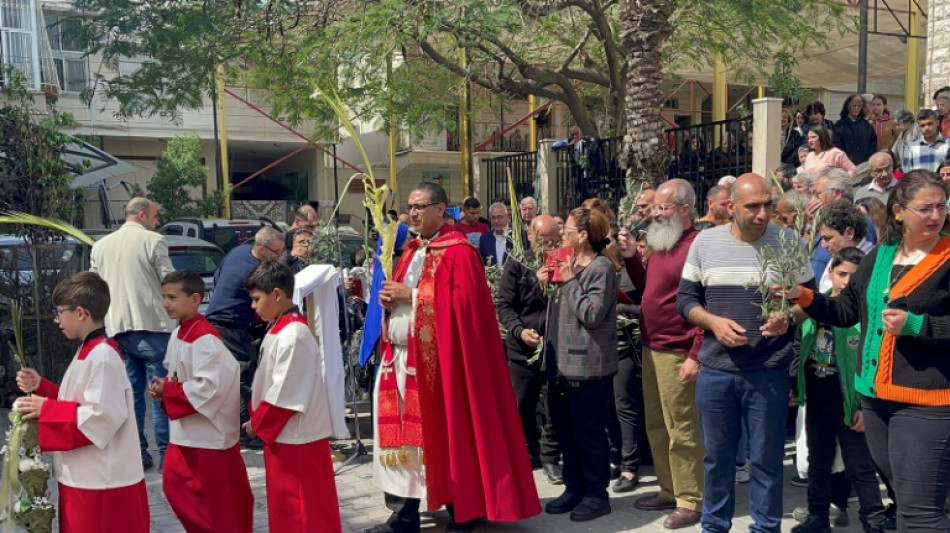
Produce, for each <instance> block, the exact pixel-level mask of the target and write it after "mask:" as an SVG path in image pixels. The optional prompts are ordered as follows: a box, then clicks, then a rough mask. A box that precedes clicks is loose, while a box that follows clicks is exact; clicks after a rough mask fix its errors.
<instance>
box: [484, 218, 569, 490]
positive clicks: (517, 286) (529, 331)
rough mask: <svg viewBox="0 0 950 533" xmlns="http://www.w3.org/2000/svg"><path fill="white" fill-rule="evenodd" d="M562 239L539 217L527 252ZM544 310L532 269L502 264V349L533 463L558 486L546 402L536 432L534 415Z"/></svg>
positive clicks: (541, 384) (541, 387) (540, 388)
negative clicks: (504, 330) (541, 420)
mask: <svg viewBox="0 0 950 533" xmlns="http://www.w3.org/2000/svg"><path fill="white" fill-rule="evenodd" d="M560 238H561V236H560V231H559V228H558V225H557V221H556V220H554V218H553V217H551V216H550V215H538V216H536V217H534V218H533V219H532V221H531V229H530V231H528V242H529V243H530V244H531V250H528V252H526V253H527V254H528V255H529V257H531V256H533V253H534V252H533V250H534V249H535V243H537V242H538V239H540V241H541V243H542V246H543V247H544V248H545V249H553V248H554V247H556V246H557V243H558V242H559V241H560ZM547 307H548V299H547V296H545V295H544V293H543V292H542V291H541V288H540V286H539V285H538V278H537V277H536V276H535V273H534V270H532V269H530V268H527V267H525V266H524V265H523V264H522V263H521V262H520V261H508V262H506V263H505V269H504V271H503V272H502V275H501V282H500V284H499V288H498V302H497V309H498V319H499V320H500V321H501V324H502V326H504V328H505V329H506V330H507V331H508V339H507V340H506V341H505V348H506V352H507V355H508V370H509V372H510V373H511V385H512V387H513V388H514V390H515V402H516V403H517V404H518V412H519V414H520V415H521V426H522V428H523V429H524V433H525V439H526V440H527V442H528V453H529V454H530V455H531V462H532V464H533V465H534V466H535V467H536V468H537V466H538V465H539V464H540V465H541V468H543V469H544V474H545V476H547V478H548V481H550V482H551V483H553V484H557V485H559V484H561V483H563V482H564V481H563V478H562V477H561V467H560V465H559V462H560V456H561V453H560V450H559V449H558V446H557V441H556V440H555V439H554V432H553V428H552V427H551V423H550V421H549V419H548V416H547V402H544V401H542V402H541V405H542V412H543V423H542V426H541V428H540V430H539V428H538V422H537V417H536V416H535V413H536V410H537V407H538V401H539V399H541V398H543V397H544V395H545V394H546V393H545V385H546V381H545V376H544V372H543V371H542V359H541V357H538V356H537V355H536V354H537V351H538V346H539V345H540V344H541V337H543V336H544V331H545V318H546V313H547Z"/></svg>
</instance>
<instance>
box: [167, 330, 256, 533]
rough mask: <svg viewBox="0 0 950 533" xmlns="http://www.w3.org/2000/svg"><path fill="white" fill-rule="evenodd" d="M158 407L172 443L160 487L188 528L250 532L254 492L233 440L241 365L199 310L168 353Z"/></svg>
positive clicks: (192, 532) (196, 532) (197, 532)
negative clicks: (161, 410) (162, 413)
mask: <svg viewBox="0 0 950 533" xmlns="http://www.w3.org/2000/svg"><path fill="white" fill-rule="evenodd" d="M164 364H165V368H166V369H168V376H169V377H168V379H166V381H165V386H164V394H163V398H162V408H163V409H164V410H165V413H166V414H167V415H168V426H169V440H170V442H169V444H168V450H167V452H166V454H165V464H164V467H163V468H162V489H163V490H164V491H165V497H166V498H168V503H169V505H171V508H172V510H173V511H175V515H176V516H177V517H178V519H179V520H181V523H182V525H183V526H185V530H186V531H188V533H214V532H217V531H229V532H234V533H250V532H251V530H252V529H253V527H254V495H253V494H251V484H250V482H249V481H248V478H247V466H246V465H245V464H244V459H243V458H242V457H241V448H240V445H239V444H238V436H239V432H240V403H241V397H240V386H241V379H240V369H239V367H238V363H237V361H236V360H235V359H234V357H233V356H232V355H231V352H229V351H228V349H227V348H226V347H225V346H224V343H223V342H221V337H220V335H219V334H218V331H217V330H216V329H215V328H214V326H212V325H211V323H210V322H208V321H207V320H205V317H204V316H202V315H197V316H195V317H193V318H191V319H189V320H186V321H185V322H182V323H181V324H180V325H179V326H178V328H177V329H175V331H174V332H172V335H171V339H170V340H169V342H168V349H167V351H166V352H165V363H164Z"/></svg>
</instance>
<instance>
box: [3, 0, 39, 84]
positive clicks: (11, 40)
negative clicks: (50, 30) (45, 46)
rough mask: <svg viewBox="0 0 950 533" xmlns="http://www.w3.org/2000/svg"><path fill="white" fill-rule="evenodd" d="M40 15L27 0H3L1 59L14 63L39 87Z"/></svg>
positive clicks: (28, 82)
mask: <svg viewBox="0 0 950 533" xmlns="http://www.w3.org/2000/svg"><path fill="white" fill-rule="evenodd" d="M37 58H38V50H37V42H36V17H35V15H34V12H33V10H32V9H31V5H30V3H29V2H28V1H26V0H0V62H2V63H4V64H7V65H12V66H13V67H15V68H16V69H17V70H19V71H20V72H22V73H23V75H25V76H26V78H27V85H28V86H29V87H30V88H32V89H34V90H35V89H38V88H39V80H38V79H37V74H38V73H37V67H38V65H37V63H36V62H37Z"/></svg>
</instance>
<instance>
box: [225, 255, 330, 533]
mask: <svg viewBox="0 0 950 533" xmlns="http://www.w3.org/2000/svg"><path fill="white" fill-rule="evenodd" d="M245 287H246V288H247V292H248V293H249V294H250V295H251V306H252V307H253V308H254V310H255V311H257V314H258V315H260V317H261V318H262V319H264V320H265V321H267V322H272V325H271V327H270V330H269V331H268V332H267V335H266V336H265V337H264V341H263V343H262V344H261V355H260V362H259V363H258V367H257V372H256V374H255V375H254V385H253V387H252V392H251V406H250V409H251V419H250V421H248V422H247V423H245V424H244V429H245V431H246V432H247V434H248V436H249V437H251V438H253V437H255V436H257V437H259V438H260V439H261V440H262V441H264V468H265V470H266V480H267V519H268V523H269V525H270V530H271V531H279V532H281V533H297V532H301V533H302V532H308V533H309V532H320V533H335V532H339V531H341V530H342V525H341V523H340V509H339V505H338V501H337V494H336V482H335V480H334V476H333V463H332V462H331V461H330V443H329V436H330V434H331V432H332V428H331V425H330V408H329V400H328V397H327V389H326V383H325V382H324V379H323V374H322V372H321V370H320V369H321V366H322V361H321V360H320V358H321V357H322V351H321V349H320V347H319V346H318V344H317V339H316V338H314V336H313V333H312V332H311V331H310V328H309V327H308V325H307V318H306V317H305V316H304V315H302V314H301V313H300V311H299V310H298V309H297V306H295V305H294V303H293V301H292V300H291V295H293V293H294V274H293V272H291V270H290V268H289V267H287V266H286V265H284V264H283V263H280V262H277V261H268V262H265V263H262V264H261V265H260V266H258V267H257V268H255V269H254V271H253V272H252V273H251V275H250V276H249V277H248V278H247V281H246V282H245Z"/></svg>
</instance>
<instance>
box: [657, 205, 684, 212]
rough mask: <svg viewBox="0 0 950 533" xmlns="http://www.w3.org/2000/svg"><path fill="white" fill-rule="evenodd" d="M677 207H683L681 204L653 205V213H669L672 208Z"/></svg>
mask: <svg viewBox="0 0 950 533" xmlns="http://www.w3.org/2000/svg"><path fill="white" fill-rule="evenodd" d="M678 205H683V204H666V205H660V204H653V211H654V212H656V211H661V212H663V211H669V210H670V209H673V208H675V207H676V206H678Z"/></svg>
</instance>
